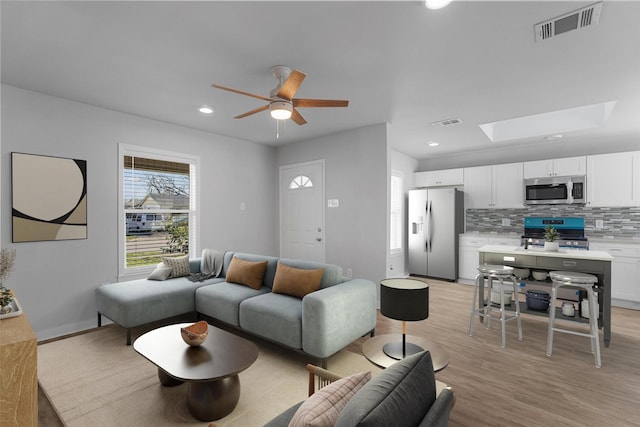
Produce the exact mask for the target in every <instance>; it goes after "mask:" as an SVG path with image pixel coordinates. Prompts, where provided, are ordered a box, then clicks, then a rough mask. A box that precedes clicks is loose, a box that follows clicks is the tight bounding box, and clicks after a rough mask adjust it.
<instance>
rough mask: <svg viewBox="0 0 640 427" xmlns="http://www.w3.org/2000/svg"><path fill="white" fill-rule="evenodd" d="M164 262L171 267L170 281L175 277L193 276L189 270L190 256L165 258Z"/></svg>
mask: <svg viewBox="0 0 640 427" xmlns="http://www.w3.org/2000/svg"><path fill="white" fill-rule="evenodd" d="M162 262H163V263H164V265H165V266H166V267H169V268H170V269H171V270H172V271H171V275H170V276H169V278H170V279H173V278H174V277H184V276H188V275H189V274H191V271H190V270H189V255H184V256H178V257H163V258H162Z"/></svg>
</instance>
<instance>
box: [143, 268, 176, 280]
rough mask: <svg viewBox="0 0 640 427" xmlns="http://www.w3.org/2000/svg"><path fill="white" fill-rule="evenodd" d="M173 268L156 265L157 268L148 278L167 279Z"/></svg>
mask: <svg viewBox="0 0 640 427" xmlns="http://www.w3.org/2000/svg"><path fill="white" fill-rule="evenodd" d="M172 271H173V268H169V267H156V269H155V270H153V271H152V272H151V274H150V275H149V277H147V279H149V280H167V278H169V276H170V275H171V272H172Z"/></svg>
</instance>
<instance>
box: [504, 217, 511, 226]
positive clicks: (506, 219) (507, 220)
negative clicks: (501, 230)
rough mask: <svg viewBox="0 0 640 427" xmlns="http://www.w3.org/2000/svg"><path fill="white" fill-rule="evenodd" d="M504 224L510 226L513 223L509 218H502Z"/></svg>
mask: <svg viewBox="0 0 640 427" xmlns="http://www.w3.org/2000/svg"><path fill="white" fill-rule="evenodd" d="M502 225H504V226H506V227H508V226H510V225H511V219H509V218H502Z"/></svg>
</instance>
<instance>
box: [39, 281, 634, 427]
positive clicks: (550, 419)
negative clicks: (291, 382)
mask: <svg viewBox="0 0 640 427" xmlns="http://www.w3.org/2000/svg"><path fill="white" fill-rule="evenodd" d="M426 281H427V282H428V283H429V284H430V295H429V301H430V302H429V318H428V319H426V320H423V321H419V322H407V333H408V334H410V335H419V336H424V337H426V338H429V339H431V340H433V341H436V342H437V343H438V344H440V345H441V346H442V347H444V348H445V349H446V350H447V351H448V352H449V354H450V356H451V357H450V363H449V366H448V367H447V368H445V369H444V370H442V371H440V372H438V373H437V374H436V377H437V378H438V379H439V380H441V381H444V382H446V383H448V384H449V385H450V386H452V387H453V388H454V390H455V392H456V396H457V401H456V406H455V407H454V408H453V412H452V413H451V419H450V423H449V425H450V426H452V427H460V426H545V427H546V426H553V427H555V426H586V427H590V426H594V427H595V426H598V427H601V426H604V427H613V426H615V427H622V426H640V408H639V407H638V403H639V402H640V311H634V310H626V309H621V308H616V307H614V308H613V310H612V338H611V345H610V347H608V348H606V347H604V344H603V343H602V341H601V346H602V368H600V369H597V368H595V366H594V358H593V355H592V354H591V352H590V347H589V340H588V338H583V337H578V336H573V335H568V334H556V337H555V340H554V352H553V357H552V358H548V357H547V356H546V337H547V320H546V318H544V317H538V316H531V315H524V316H523V322H522V327H523V334H524V340H523V341H518V339H517V334H516V325H515V323H513V322H509V323H508V326H507V327H508V333H507V346H506V348H504V349H503V348H501V347H500V329H499V326H500V325H499V323H498V322H492V330H490V331H488V330H486V329H485V328H484V326H483V325H482V324H480V323H479V321H477V320H476V322H477V324H476V332H475V335H474V336H473V337H470V336H469V334H468V332H469V311H470V309H471V297H472V290H473V288H472V287H471V286H468V285H461V284H457V283H449V282H441V281H437V280H432V279H426ZM400 332H401V324H400V322H399V321H396V320H392V319H388V318H386V317H384V316H382V315H380V314H378V326H377V328H376V334H386V333H400ZM366 339H367V337H364V338H361V339H359V340H357V341H356V342H354V343H353V344H351V345H350V346H349V347H348V349H349V350H351V351H354V352H361V346H362V343H363V342H364V341H365V340H366ZM330 368H331V367H330V366H329V369H330ZM39 412H40V426H46V427H58V426H60V425H62V424H61V423H60V421H59V420H58V419H57V416H55V412H54V411H53V410H52V408H51V407H50V405H49V404H48V401H47V400H46V398H45V397H44V396H42V395H41V396H40V399H39ZM248 427H253V426H248Z"/></svg>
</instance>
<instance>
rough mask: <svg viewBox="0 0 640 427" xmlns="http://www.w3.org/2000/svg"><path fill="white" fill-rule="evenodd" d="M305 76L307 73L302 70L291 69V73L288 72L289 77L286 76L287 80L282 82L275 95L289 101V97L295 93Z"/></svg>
mask: <svg viewBox="0 0 640 427" xmlns="http://www.w3.org/2000/svg"><path fill="white" fill-rule="evenodd" d="M305 77H307V75H306V74H305V73H303V72H302V71H298V70H293V71H292V72H291V74H289V77H287V80H285V81H284V83H282V86H281V87H280V90H279V91H278V93H277V94H276V96H278V97H279V98H283V99H287V100H289V101H291V98H293V96H294V95H295V94H296V92H297V91H298V88H299V87H300V85H301V84H302V81H303V80H304V78H305Z"/></svg>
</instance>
